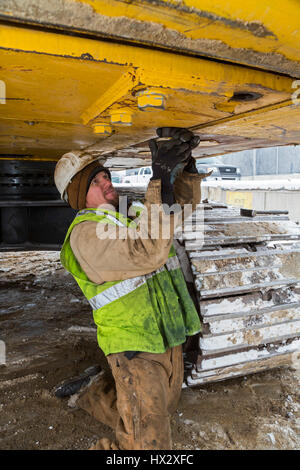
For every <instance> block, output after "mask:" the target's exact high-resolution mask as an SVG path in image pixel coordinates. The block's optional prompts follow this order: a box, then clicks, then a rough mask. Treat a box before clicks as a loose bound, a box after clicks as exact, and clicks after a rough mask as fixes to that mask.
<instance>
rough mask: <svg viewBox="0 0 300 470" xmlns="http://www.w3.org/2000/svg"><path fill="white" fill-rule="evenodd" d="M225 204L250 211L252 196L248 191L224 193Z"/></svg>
mask: <svg viewBox="0 0 300 470" xmlns="http://www.w3.org/2000/svg"><path fill="white" fill-rule="evenodd" d="M226 203H227V204H230V205H232V206H238V207H243V208H244V209H252V208H253V195H252V193H251V192H250V191H226Z"/></svg>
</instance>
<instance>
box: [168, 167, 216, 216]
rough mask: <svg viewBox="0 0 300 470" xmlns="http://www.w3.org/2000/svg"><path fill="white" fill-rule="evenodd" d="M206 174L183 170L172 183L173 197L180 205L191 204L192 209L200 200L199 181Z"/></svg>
mask: <svg viewBox="0 0 300 470" xmlns="http://www.w3.org/2000/svg"><path fill="white" fill-rule="evenodd" d="M209 174H210V173H208V174H202V173H201V174H198V173H187V172H186V171H184V172H183V173H182V174H181V175H180V176H178V178H176V180H175V183H174V193H175V199H176V202H177V203H178V204H180V205H181V206H183V205H185V204H191V205H192V210H195V209H196V206H197V204H200V202H201V181H202V180H203V178H205V177H206V176H208V175H209Z"/></svg>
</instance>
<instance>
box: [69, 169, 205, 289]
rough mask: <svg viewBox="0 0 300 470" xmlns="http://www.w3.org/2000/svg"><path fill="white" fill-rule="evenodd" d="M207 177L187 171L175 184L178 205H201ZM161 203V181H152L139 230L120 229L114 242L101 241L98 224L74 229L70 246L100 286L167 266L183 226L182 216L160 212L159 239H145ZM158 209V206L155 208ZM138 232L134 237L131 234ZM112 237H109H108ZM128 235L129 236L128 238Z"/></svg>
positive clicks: (84, 225)
mask: <svg viewBox="0 0 300 470" xmlns="http://www.w3.org/2000/svg"><path fill="white" fill-rule="evenodd" d="M205 176H206V175H202V174H192V173H186V172H183V174H182V175H181V176H179V177H178V178H177V179H176V181H175V184H174V189H175V198H176V202H177V203H178V204H180V205H181V206H183V205H186V204H190V205H192V209H193V210H194V209H195V207H196V205H197V204H199V203H200V198H201V190H200V185H201V180H202V179H203V178H204V177H205ZM160 204H161V181H160V180H152V181H150V182H149V185H148V189H147V192H146V198H145V201H144V205H145V207H146V208H147V211H143V212H142V215H141V217H140V221H139V226H138V229H130V228H127V227H118V229H117V231H118V233H117V235H118V236H117V237H114V238H112V239H110V238H109V236H107V237H106V238H105V239H100V238H99V237H98V235H97V225H98V224H97V223H96V222H92V221H85V222H83V223H81V224H78V225H76V226H75V227H74V229H73V230H72V233H71V237H70V244H71V248H72V251H73V253H74V255H75V256H76V258H77V260H78V262H79V264H80V266H81V268H82V269H83V271H84V272H85V273H86V275H87V276H88V278H89V279H90V280H91V281H93V282H95V283H96V284H102V283H103V282H106V281H118V280H125V279H129V278H132V277H136V276H141V275H144V274H148V273H151V272H152V271H155V270H156V269H158V268H159V267H161V266H163V265H164V264H165V262H166V261H167V259H168V255H169V252H170V248H171V245H172V242H173V236H174V230H175V228H176V227H177V226H178V224H179V223H181V220H182V214H181V213H180V212H179V213H177V214H175V215H171V216H170V215H166V214H164V212H163V211H162V210H161V209H160V210H159V209H157V211H159V215H158V214H156V215H155V217H156V216H157V217H156V218H157V220H159V228H158V231H157V233H156V238H150V237H145V235H144V234H145V232H146V233H148V234H149V233H151V228H150V225H151V217H150V214H153V212H151V210H153V205H157V207H159V205H160ZM155 207H156V206H155ZM164 225H168V226H169V225H170V227H171V230H170V237H169V238H167V239H166V238H164V236H165V235H163V233H165V232H163V229H162V228H163V226H164ZM105 230H106V231H107V232H110V231H114V233H115V230H116V227H115V226H110V225H107V226H105ZM130 230H134V231H135V234H134V236H133V237H131V236H128V235H129V234H128V233H127V234H126V233H122V232H128V231H130ZM108 235H109V234H108ZM126 235H127V236H126Z"/></svg>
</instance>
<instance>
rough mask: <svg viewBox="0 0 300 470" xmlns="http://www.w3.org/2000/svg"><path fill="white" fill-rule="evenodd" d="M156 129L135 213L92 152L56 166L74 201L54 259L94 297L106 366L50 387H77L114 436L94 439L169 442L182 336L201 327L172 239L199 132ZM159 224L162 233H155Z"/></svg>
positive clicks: (81, 402)
mask: <svg viewBox="0 0 300 470" xmlns="http://www.w3.org/2000/svg"><path fill="white" fill-rule="evenodd" d="M157 134H158V136H160V137H161V136H167V137H169V138H168V139H167V140H159V139H152V140H151V141H150V142H149V146H150V150H151V154H152V169H153V176H152V178H151V180H150V182H149V185H148V189H147V193H146V197H145V201H144V203H143V204H141V203H139V204H138V205H137V212H135V218H134V220H132V218H130V217H127V216H126V215H124V214H122V213H120V212H118V201H119V198H118V194H117V193H116V191H115V189H114V188H113V185H112V183H111V176H110V172H109V170H108V169H107V168H105V167H103V166H102V165H101V164H100V162H99V160H95V157H92V156H90V155H85V154H83V155H82V154H80V152H70V153H67V154H65V155H64V156H63V157H62V158H61V159H60V160H59V161H58V163H57V166H56V169H55V183H56V186H57V188H58V190H59V191H60V194H61V197H62V198H63V199H64V200H66V201H68V203H69V205H70V206H71V207H72V208H74V209H78V210H79V212H78V213H77V215H76V217H75V219H74V220H73V222H72V224H71V226H70V227H69V230H68V232H67V235H66V238H65V241H64V244H63V247H62V251H61V262H62V264H63V266H64V267H65V268H66V269H67V270H68V271H69V272H70V273H71V274H72V275H73V276H74V278H75V279H76V281H77V282H78V284H79V286H80V288H81V289H82V291H83V293H84V295H85V296H86V298H87V299H88V301H89V303H90V305H91V306H92V309H93V315H94V321H95V323H96V325H97V338H98V344H99V346H100V348H101V349H102V351H103V352H104V354H105V356H106V358H107V360H108V363H109V366H110V369H111V372H112V376H113V380H112V378H111V377H110V376H109V374H107V373H106V372H104V371H101V372H99V370H96V372H99V373H96V372H95V370H92V371H90V374H89V371H87V372H86V374H84V375H83V376H82V378H80V377H79V379H78V380H77V379H76V380H73V381H72V380H71V381H69V382H68V381H67V382H65V383H64V384H62V385H61V386H59V387H58V388H57V389H56V395H57V396H70V395H72V394H74V397H76V405H77V406H79V407H80V408H82V409H84V410H86V411H87V412H89V413H90V414H91V415H92V416H94V417H95V418H96V419H98V420H99V421H101V422H103V423H105V424H107V425H109V426H111V427H112V428H113V429H115V432H116V441H117V443H112V442H110V441H108V439H105V438H104V439H101V440H100V441H98V443H96V444H95V445H94V446H93V447H92V449H107V450H108V449H121V450H125V449H126V450H127V449H134V450H136V449H142V450H144V449H171V448H172V441H171V429H170V416H171V414H172V413H173V412H174V411H175V410H176V407H177V405H178V401H179V398H180V392H181V388H182V382H183V357H182V344H183V343H184V342H185V340H186V337H187V336H191V335H194V334H196V333H198V332H199V331H200V329H201V326H200V321H199V316H198V314H197V311H196V309H195V306H194V304H193V302H192V300H191V297H190V295H189V293H188V289H187V286H186V283H185V280H184V277H183V273H182V271H181V268H180V265H179V261H178V259H177V256H176V253H175V250H174V248H173V246H172V242H173V236H174V230H175V228H176V226H177V225H178V223H179V221H180V220H181V211H182V208H183V206H184V205H185V204H192V205H193V208H195V205H196V204H198V203H199V202H200V182H201V179H203V178H204V177H205V175H199V174H198V172H197V170H196V166H195V160H194V158H193V157H192V155H191V151H192V149H193V148H194V147H195V146H196V145H198V143H199V138H198V137H196V136H194V135H193V133H192V132H190V131H187V130H185V129H181V128H160V129H158V130H157ZM162 203H163V205H162ZM175 203H177V205H176V204H175ZM174 204H175V206H174ZM171 206H173V210H171V211H170V210H168V208H170V207H171ZM137 215H138V220H136V216H137ZM154 221H155V224H154V225H155V230H154V231H155V236H153V235H152V234H151V233H152V232H151V230H152V231H153V223H154ZM166 225H168V226H169V227H170V235H169V236H168V238H165V237H164V235H163V233H162V232H163V230H162V229H163V227H164V226H166ZM75 392H77V393H76V394H75Z"/></svg>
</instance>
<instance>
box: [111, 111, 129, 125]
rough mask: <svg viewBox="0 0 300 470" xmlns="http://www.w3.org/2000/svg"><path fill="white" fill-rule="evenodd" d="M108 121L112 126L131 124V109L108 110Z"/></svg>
mask: <svg viewBox="0 0 300 470" xmlns="http://www.w3.org/2000/svg"><path fill="white" fill-rule="evenodd" d="M110 122H111V123H112V124H113V125H114V126H132V111H131V110H130V109H117V110H113V111H111V112H110Z"/></svg>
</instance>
